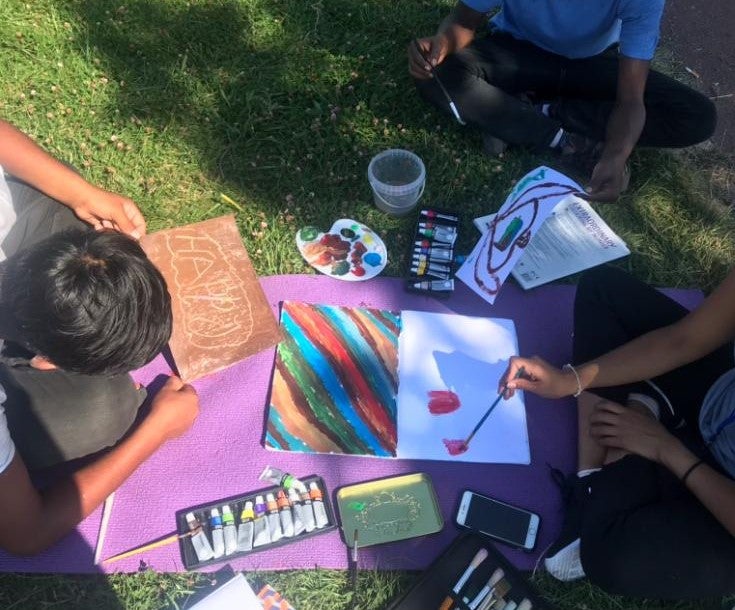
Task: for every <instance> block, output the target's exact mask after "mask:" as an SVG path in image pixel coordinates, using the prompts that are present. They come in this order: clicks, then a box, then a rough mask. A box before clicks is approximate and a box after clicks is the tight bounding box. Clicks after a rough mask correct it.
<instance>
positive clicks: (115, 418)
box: [0, 178, 146, 470]
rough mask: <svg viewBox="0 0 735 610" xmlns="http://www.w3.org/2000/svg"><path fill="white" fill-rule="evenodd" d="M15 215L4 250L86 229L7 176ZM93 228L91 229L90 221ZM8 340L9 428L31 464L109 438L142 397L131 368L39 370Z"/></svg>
mask: <svg viewBox="0 0 735 610" xmlns="http://www.w3.org/2000/svg"><path fill="white" fill-rule="evenodd" d="M8 186H9V187H10V193H11V196H12V201H13V207H14V208H15V211H16V216H17V220H16V222H15V224H14V225H13V227H12V228H11V230H10V233H9V234H8V236H7V237H6V239H5V240H4V241H3V250H4V251H5V252H6V254H7V255H8V257H9V258H10V257H11V256H12V255H13V254H15V253H16V252H18V251H20V250H22V249H24V248H27V247H29V246H31V245H33V244H35V243H36V242H38V241H40V240H42V239H44V238H46V237H48V236H50V235H51V234H53V233H56V232H57V231H61V230H63V229H66V228H69V227H80V228H85V229H89V226H88V225H86V224H85V223H83V222H82V221H81V220H79V219H78V218H77V217H76V216H75V215H74V213H73V212H72V211H71V210H70V209H69V208H67V207H66V206H63V205H61V204H60V203H58V202H56V201H54V200H52V199H50V198H48V197H47V196H46V195H44V194H43V193H40V192H39V191H37V190H35V189H34V188H32V187H30V186H28V185H27V184H25V183H23V182H20V181H17V180H14V179H12V178H10V179H8ZM90 230H91V229H90ZM30 356H32V354H28V353H27V352H25V350H23V349H22V348H20V347H18V346H17V345H14V344H12V343H6V344H5V345H3V349H2V352H0V384H2V386H3V388H4V389H5V392H6V394H7V400H6V401H5V405H4V408H5V413H6V415H7V419H8V428H9V430H10V436H11V437H12V439H13V442H14V443H15V446H16V448H17V450H18V452H19V453H20V455H21V456H22V457H23V461H24V462H25V463H26V466H27V467H28V468H30V469H32V470H37V469H40V468H45V467H49V466H55V465H57V464H60V463H63V462H67V461H70V460H73V459H76V458H80V457H84V456H87V455H90V454H93V453H96V452H98V451H100V450H102V449H105V448H107V447H110V446H112V445H114V444H115V443H116V442H117V441H118V440H119V439H120V438H121V437H122V436H123V435H124V434H125V433H126V432H127V431H128V430H129V429H130V427H131V425H132V424H133V422H134V420H135V418H136V416H137V414H138V409H139V407H140V405H141V403H142V402H143V400H144V399H145V396H146V392H145V390H138V389H136V387H135V384H134V383H133V380H132V379H131V377H130V375H113V376H102V375H80V374H76V373H67V372H66V371H62V370H59V369H57V370H52V371H39V370H37V369H34V368H32V367H31V366H30V365H29V357H30Z"/></svg>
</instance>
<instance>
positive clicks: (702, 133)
mask: <svg viewBox="0 0 735 610" xmlns="http://www.w3.org/2000/svg"><path fill="white" fill-rule="evenodd" d="M701 97H702V100H701V103H700V110H699V112H698V115H699V119H698V121H697V126H698V127H699V129H698V130H695V132H694V134H693V138H694V139H695V142H692V143H693V144H698V143H699V142H704V141H705V140H709V139H710V138H711V137H712V136H713V134H714V133H715V129H716V128H717V108H716V107H715V105H714V103H713V102H712V100H710V99H708V98H706V97H705V96H701Z"/></svg>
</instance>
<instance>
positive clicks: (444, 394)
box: [429, 390, 461, 415]
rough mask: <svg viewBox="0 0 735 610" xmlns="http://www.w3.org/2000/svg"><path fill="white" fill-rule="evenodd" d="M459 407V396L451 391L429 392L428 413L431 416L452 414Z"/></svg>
mask: <svg viewBox="0 0 735 610" xmlns="http://www.w3.org/2000/svg"><path fill="white" fill-rule="evenodd" d="M460 406H461V403H460V401H459V396H457V395H456V394H455V393H454V392H452V391H451V390H432V391H431V392H429V412H430V413H431V414H432V415H444V414H446V413H452V412H453V411H456V410H457V409H459V407H460Z"/></svg>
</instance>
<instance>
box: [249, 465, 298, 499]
mask: <svg viewBox="0 0 735 610" xmlns="http://www.w3.org/2000/svg"><path fill="white" fill-rule="evenodd" d="M258 478H259V479H260V480H261V481H268V482H269V483H273V485H280V486H281V487H284V488H285V489H291V488H292V487H294V488H295V489H296V490H297V491H298V492H300V493H304V491H306V485H304V484H303V483H302V482H301V481H299V479H297V478H296V477H295V476H293V475H292V474H289V473H288V472H283V470H281V469H280V468H276V467H275V466H266V467H265V468H264V469H263V472H261V473H260V476H259V477H258Z"/></svg>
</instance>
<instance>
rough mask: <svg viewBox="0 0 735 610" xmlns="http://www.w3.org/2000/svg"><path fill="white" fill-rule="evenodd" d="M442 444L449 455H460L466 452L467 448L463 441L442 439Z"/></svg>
mask: <svg viewBox="0 0 735 610" xmlns="http://www.w3.org/2000/svg"><path fill="white" fill-rule="evenodd" d="M442 442H443V443H444V446H445V447H446V448H447V451H448V452H449V455H460V454H462V453H464V452H465V451H467V449H469V447H468V446H467V443H465V442H464V439H459V440H450V439H447V438H443V439H442Z"/></svg>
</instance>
